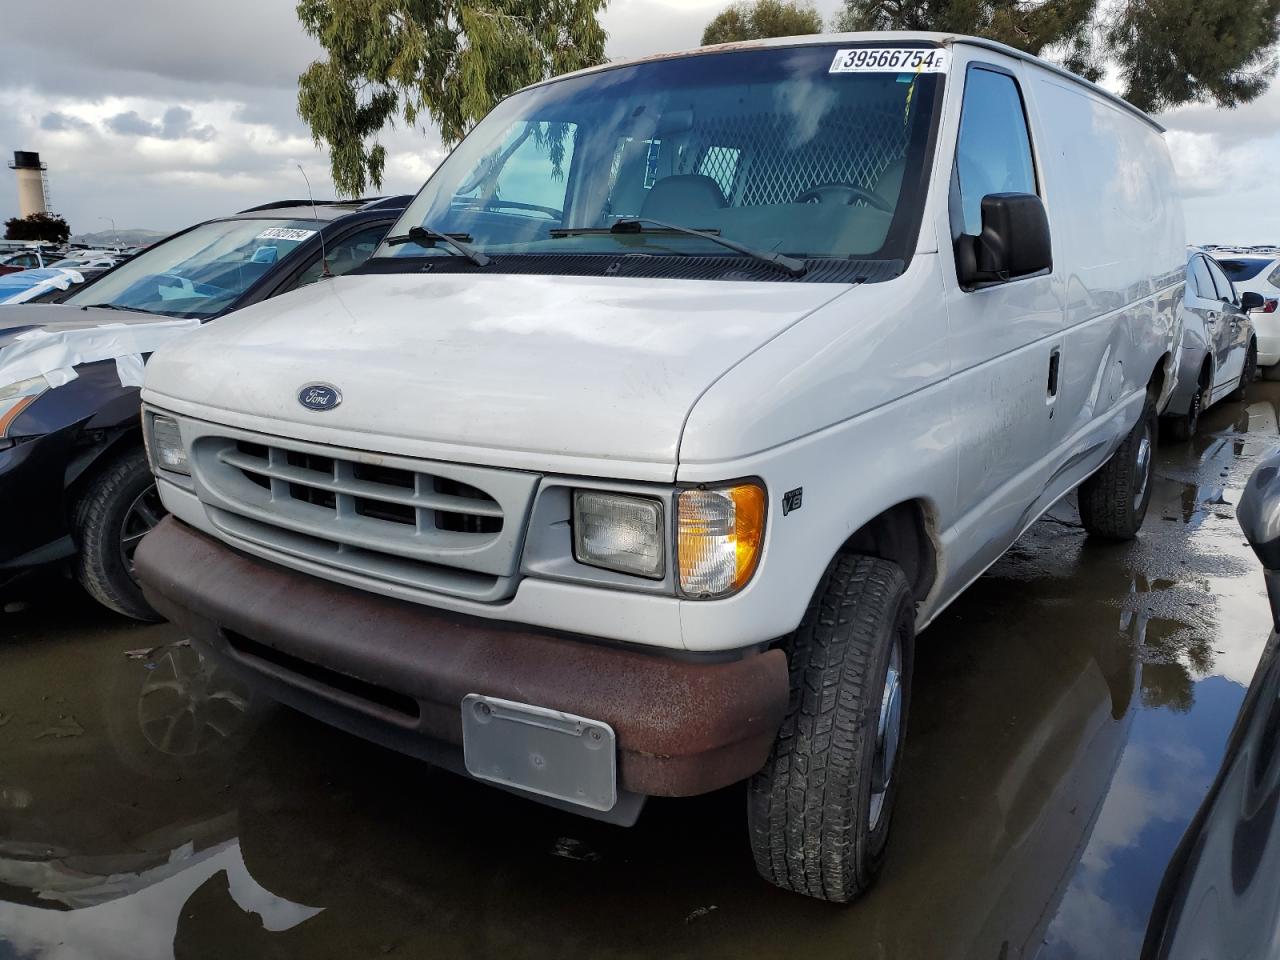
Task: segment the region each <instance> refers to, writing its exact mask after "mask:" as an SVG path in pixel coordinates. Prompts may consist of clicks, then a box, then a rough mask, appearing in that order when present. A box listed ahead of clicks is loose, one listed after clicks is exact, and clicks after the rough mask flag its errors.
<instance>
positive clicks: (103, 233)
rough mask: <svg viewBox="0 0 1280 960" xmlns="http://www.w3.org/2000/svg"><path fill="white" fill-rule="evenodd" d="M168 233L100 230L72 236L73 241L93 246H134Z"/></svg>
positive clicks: (161, 237)
mask: <svg viewBox="0 0 1280 960" xmlns="http://www.w3.org/2000/svg"><path fill="white" fill-rule="evenodd" d="M168 235H169V234H167V233H161V232H160V231H159V230H98V231H97V232H95V233H77V234H75V235H73V236H72V237H71V242H72V243H87V244H89V246H91V247H114V246H115V245H116V244H117V243H119V244H120V245H121V246H126V247H133V246H138V245H140V244H147V243H155V241H157V240H163V239H164V238H165V237H167V236H168ZM117 238H119V239H117Z"/></svg>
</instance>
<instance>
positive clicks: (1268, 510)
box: [1236, 453, 1280, 629]
mask: <svg viewBox="0 0 1280 960" xmlns="http://www.w3.org/2000/svg"><path fill="white" fill-rule="evenodd" d="M1236 520H1237V522H1239V524H1240V529H1241V530H1243V531H1244V535H1245V536H1246V537H1247V538H1248V540H1249V546H1251V547H1253V552H1254V553H1256V554H1257V555H1258V559H1259V560H1261V561H1262V570H1263V576H1264V577H1265V578H1266V583H1267V595H1268V597H1269V598H1270V600H1271V614H1272V619H1273V621H1274V622H1275V623H1276V628H1277V629H1280V454H1276V453H1273V454H1272V455H1271V456H1269V457H1267V459H1265V460H1263V461H1262V463H1261V464H1260V465H1259V466H1258V469H1256V470H1255V471H1253V476H1251V477H1250V478H1249V482H1248V483H1246V484H1245V487H1244V493H1243V494H1242V495H1241V497H1240V503H1239V504H1237V505H1236Z"/></svg>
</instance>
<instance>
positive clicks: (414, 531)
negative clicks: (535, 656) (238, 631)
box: [193, 436, 537, 601]
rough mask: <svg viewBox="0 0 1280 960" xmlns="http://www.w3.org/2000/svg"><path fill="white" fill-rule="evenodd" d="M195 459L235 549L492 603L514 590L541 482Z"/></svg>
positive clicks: (299, 460) (341, 462)
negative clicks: (245, 546)
mask: <svg viewBox="0 0 1280 960" xmlns="http://www.w3.org/2000/svg"><path fill="white" fill-rule="evenodd" d="M193 454H194V456H193V461H194V463H193V465H194V466H195V468H196V477H197V480H198V481H199V483H198V485H197V487H198V492H199V494H200V497H201V500H202V501H203V502H204V503H205V505H206V506H207V507H209V508H210V517H211V518H212V519H213V520H214V522H215V524H217V525H218V526H219V528H220V529H221V530H222V532H223V533H224V534H226V535H228V536H229V537H232V538H236V539H240V540H243V541H245V542H246V543H251V544H253V545H256V546H258V547H262V548H266V549H268V550H272V551H276V552H279V553H283V554H286V555H289V556H292V557H296V558H299V559H303V560H307V561H310V562H312V563H316V564H322V565H324V566H327V567H332V568H336V569H340V570H344V571H346V572H348V573H351V574H354V575H356V576H358V577H360V578H361V580H362V582H364V581H365V580H373V581H383V582H385V583H387V584H388V585H395V586H397V587H407V588H409V589H421V590H429V591H435V592H441V593H448V594H451V595H455V596H464V597H469V598H472V599H477V600H486V601H492V600H499V599H503V598H505V597H506V596H509V595H510V593H511V591H513V590H514V581H515V574H516V566H517V557H516V551H517V548H518V546H519V542H520V538H521V534H522V532H523V531H522V529H521V525H522V524H523V522H524V518H525V516H526V514H527V511H528V506H529V502H530V501H531V499H532V495H533V489H534V485H535V484H536V482H537V477H536V476H535V475H532V474H525V473H518V472H514V471H505V470H492V469H486V468H478V467H470V466H462V465H457V464H443V463H440V464H437V463H432V462H428V461H413V460H405V459H401V458H394V457H385V456H379V455H376V454H369V453H365V452H363V451H353V450H338V449H334V448H332V447H327V446H326V447H319V446H318V445H310V444H302V443H297V442H294V441H274V440H265V439H262V440H260V439H258V438H256V437H255V438H254V439H246V438H244V437H223V436H204V437H200V438H199V439H198V440H197V442H196V443H195V445H194V448H193Z"/></svg>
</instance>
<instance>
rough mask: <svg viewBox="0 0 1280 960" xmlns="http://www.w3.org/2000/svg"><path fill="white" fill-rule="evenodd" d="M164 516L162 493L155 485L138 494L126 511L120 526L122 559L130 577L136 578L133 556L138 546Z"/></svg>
mask: <svg viewBox="0 0 1280 960" xmlns="http://www.w3.org/2000/svg"><path fill="white" fill-rule="evenodd" d="M164 514H165V509H164V504H162V503H161V502H160V491H159V490H157V489H156V485H155V484H154V483H153V484H150V485H149V486H148V487H147V489H145V490H143V491H142V492H141V493H140V494H138V495H137V496H136V497H135V498H134V500H133V503H131V504H129V509H128V510H126V511H125V513H124V520H123V521H122V522H121V524H120V558H121V559H122V560H123V561H124V566H125V569H126V570H128V571H129V576H131V577H132V576H134V573H133V555H134V553H135V552H137V549H138V544H139V543H141V542H142V538H143V537H145V536H146V535H147V534H148V533H150V532H151V529H152V527H154V526H155V525H156V524H157V523H159V522H160V518H161V517H163V516H164Z"/></svg>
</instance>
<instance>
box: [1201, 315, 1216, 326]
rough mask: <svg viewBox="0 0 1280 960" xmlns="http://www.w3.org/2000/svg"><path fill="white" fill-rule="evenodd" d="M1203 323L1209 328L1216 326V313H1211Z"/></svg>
mask: <svg viewBox="0 0 1280 960" xmlns="http://www.w3.org/2000/svg"><path fill="white" fill-rule="evenodd" d="M1204 322H1205V323H1207V324H1209V326H1211V327H1213V326H1216V325H1217V323H1218V315H1217V314H1216V313H1211V314H1209V315H1208V316H1207V317H1205V318H1204Z"/></svg>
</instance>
